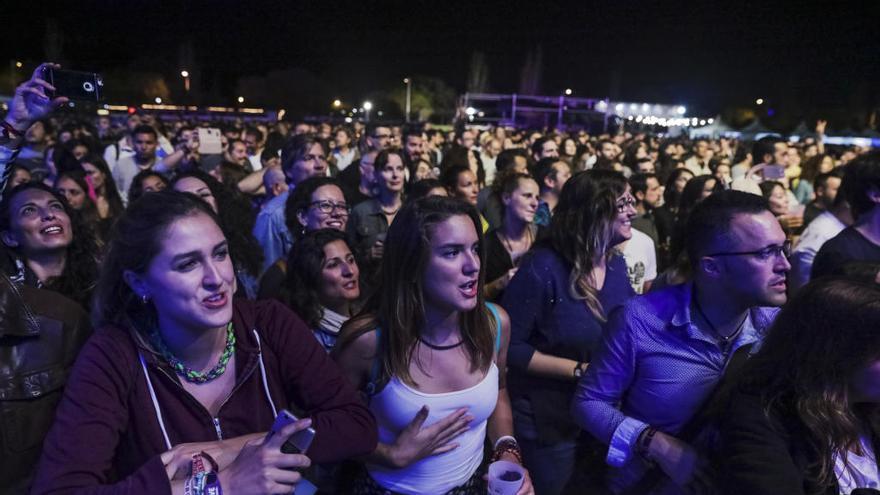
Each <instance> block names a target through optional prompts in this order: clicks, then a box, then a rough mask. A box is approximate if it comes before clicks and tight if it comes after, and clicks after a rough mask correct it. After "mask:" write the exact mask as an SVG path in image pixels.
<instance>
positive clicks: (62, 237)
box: [2, 189, 73, 257]
mask: <svg viewBox="0 0 880 495" xmlns="http://www.w3.org/2000/svg"><path fill="white" fill-rule="evenodd" d="M9 225H10V227H9V230H8V231H5V232H3V233H2V236H3V243H4V244H6V245H7V246H9V247H11V248H13V249H18V250H20V251H21V253H22V254H23V255H24V256H25V257H31V256H32V255H38V254H41V253H50V252H57V251H59V250H65V249H67V247H68V246H70V243H71V242H72V241H73V228H72V227H71V223H70V217H69V216H68V215H67V212H66V211H65V210H64V205H62V204H61V201H59V200H58V198H56V197H55V196H54V195H53V194H51V193H48V192H46V191H43V190H41V189H27V190H25V191H22V192H20V193H18V194H16V195H15V196H14V197H13V198H12V202H11V204H10V205H9Z"/></svg>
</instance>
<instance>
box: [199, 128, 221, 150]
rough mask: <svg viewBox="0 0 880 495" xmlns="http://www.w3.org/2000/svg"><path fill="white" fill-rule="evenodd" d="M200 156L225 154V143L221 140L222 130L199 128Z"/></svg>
mask: <svg viewBox="0 0 880 495" xmlns="http://www.w3.org/2000/svg"><path fill="white" fill-rule="evenodd" d="M198 131H199V132H198V139H199V154H202V155H219V154H221V153H223V142H222V141H221V139H220V129H217V128H214V127H207V128H205V127H199V129H198Z"/></svg>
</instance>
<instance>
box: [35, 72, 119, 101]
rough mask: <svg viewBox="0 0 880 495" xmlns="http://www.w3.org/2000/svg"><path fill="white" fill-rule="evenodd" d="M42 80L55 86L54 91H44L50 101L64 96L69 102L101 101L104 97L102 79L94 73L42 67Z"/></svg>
mask: <svg viewBox="0 0 880 495" xmlns="http://www.w3.org/2000/svg"><path fill="white" fill-rule="evenodd" d="M43 80H44V81H46V82H47V83H49V84H51V85H52V86H55V91H49V90H46V96H48V97H49V99H50V100H51V99H54V98H56V97H58V96H66V97H68V98H70V99H71V100H79V101H101V100H102V99H103V97H104V79H103V78H102V77H101V75H100V74H96V73H94V72H80V71H75V70H62V69H55V68H52V67H44V68H43Z"/></svg>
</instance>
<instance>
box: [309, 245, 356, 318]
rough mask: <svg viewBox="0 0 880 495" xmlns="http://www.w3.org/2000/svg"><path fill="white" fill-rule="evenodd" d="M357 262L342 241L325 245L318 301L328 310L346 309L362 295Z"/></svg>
mask: <svg viewBox="0 0 880 495" xmlns="http://www.w3.org/2000/svg"><path fill="white" fill-rule="evenodd" d="M359 275H360V271H359V270H358V265H357V262H356V261H355V259H354V254H352V253H351V249H349V247H348V244H346V243H345V241H342V240H336V241H332V242H328V243H327V244H325V245H324V262H323V263H322V264H321V281H320V283H319V286H318V299H319V300H320V301H321V304H322V305H323V306H326V307H328V308H338V307H345V305H346V304H347V303H350V302H353V301H356V300H357V298H358V297H360V295H361V289H360V286H359V285H358V276H359Z"/></svg>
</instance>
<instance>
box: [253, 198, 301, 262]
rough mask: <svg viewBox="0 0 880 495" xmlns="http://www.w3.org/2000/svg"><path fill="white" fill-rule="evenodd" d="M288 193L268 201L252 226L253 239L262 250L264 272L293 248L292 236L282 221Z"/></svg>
mask: <svg viewBox="0 0 880 495" xmlns="http://www.w3.org/2000/svg"><path fill="white" fill-rule="evenodd" d="M289 195H290V191H285V192H283V193H281V194H279V195H278V196H275V197H274V198H272V199H270V200H269V202H268V203H266V204H265V205H264V206H263V209H262V210H260V213H259V214H258V215H257V222H256V223H255V224H254V237H255V238H256V239H257V242H259V243H260V246H261V247H262V248H263V255H264V256H263V268H262V272H265V271H266V269H268V268H269V267H270V266H272V264H273V263H275V262H276V261H278V260H279V259H280V258H282V257H286V256H287V252H288V251H290V248H291V246H293V235H291V233H290V231H289V230H287V223H286V222H285V221H284V205H285V204H286V203H287V197H288V196H289Z"/></svg>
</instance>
